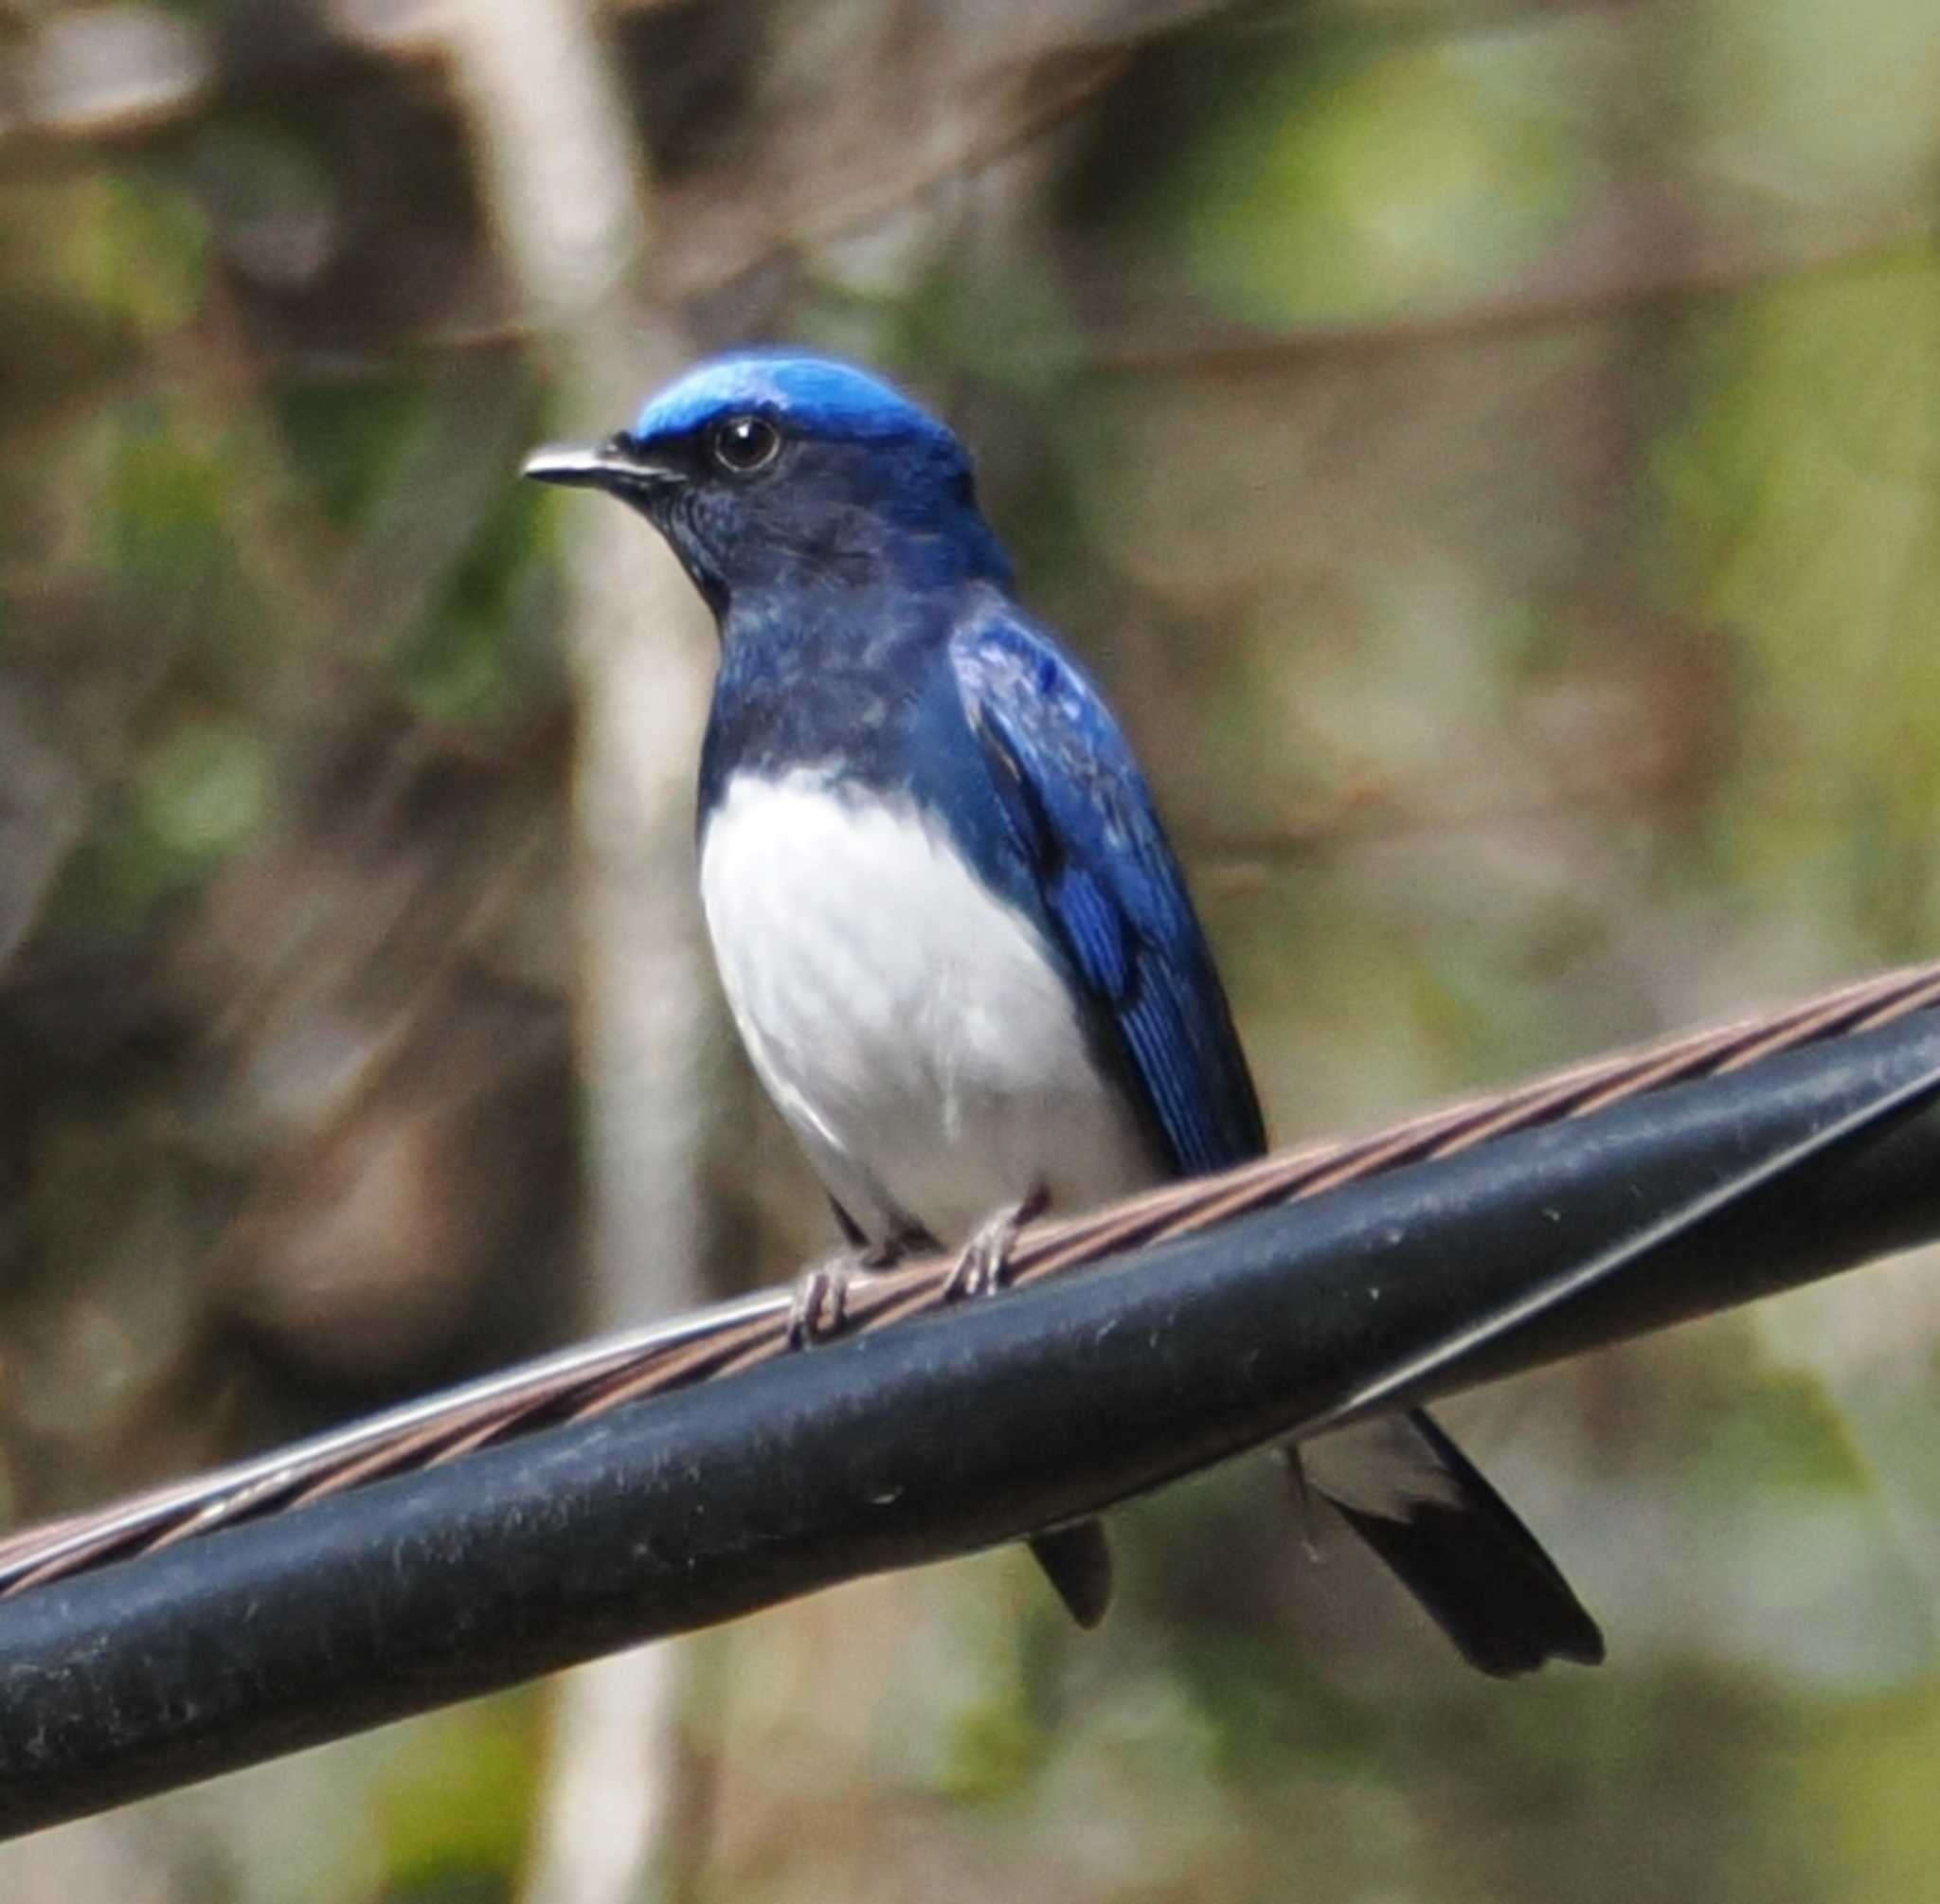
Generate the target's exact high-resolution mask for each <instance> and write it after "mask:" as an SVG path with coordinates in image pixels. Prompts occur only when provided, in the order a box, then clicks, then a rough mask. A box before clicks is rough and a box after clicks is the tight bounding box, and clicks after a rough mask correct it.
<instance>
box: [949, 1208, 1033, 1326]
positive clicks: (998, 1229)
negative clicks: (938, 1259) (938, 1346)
mask: <svg viewBox="0 0 1940 1904" xmlns="http://www.w3.org/2000/svg"><path fill="white" fill-rule="evenodd" d="M1050 1202H1051V1193H1050V1191H1048V1190H1047V1189H1046V1188H1045V1187H1044V1185H1043V1184H1041V1183H1040V1184H1038V1185H1037V1186H1036V1187H1035V1188H1034V1189H1033V1190H1032V1192H1031V1193H1030V1194H1029V1195H1028V1196H1025V1197H1022V1198H1020V1199H1019V1200H1018V1201H1017V1202H1015V1203H1013V1204H1009V1205H1007V1206H1006V1207H1005V1208H1004V1209H1002V1210H999V1211H998V1212H997V1213H996V1214H995V1215H993V1216H987V1217H985V1218H984V1220H983V1221H982V1222H981V1223H980V1224H979V1225H978V1227H977V1233H976V1234H975V1235H974V1236H972V1237H971V1239H970V1240H969V1242H967V1243H966V1244H964V1246H963V1247H962V1248H961V1249H960V1250H959V1251H958V1252H957V1260H956V1262H954V1263H953V1264H952V1265H951V1266H950V1273H949V1275H948V1277H947V1278H946V1279H945V1280H944V1283H943V1301H944V1302H960V1301H961V1299H962V1298H963V1297H965V1296H994V1295H996V1294H997V1291H998V1290H999V1289H1001V1288H1002V1287H1003V1286H1004V1283H1005V1280H1006V1279H1007V1278H1008V1277H1009V1275H1010V1272H1011V1251H1012V1250H1013V1249H1014V1248H1015V1247H1016V1242H1017V1231H1018V1230H1021V1229H1023V1227H1024V1226H1025V1224H1027V1223H1029V1222H1030V1221H1031V1219H1032V1218H1033V1216H1041V1215H1042V1214H1043V1213H1044V1212H1045V1210H1046V1208H1047V1207H1048V1206H1049V1204H1050Z"/></svg>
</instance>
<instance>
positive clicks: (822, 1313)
mask: <svg viewBox="0 0 1940 1904" xmlns="http://www.w3.org/2000/svg"><path fill="white" fill-rule="evenodd" d="M903 1254H904V1250H903V1246H902V1245H900V1244H896V1243H872V1244H870V1245H869V1246H867V1247H866V1248H854V1249H838V1250H836V1251H835V1254H834V1255H832V1256H824V1257H823V1258H822V1259H821V1261H820V1262H819V1263H811V1264H810V1265H809V1266H808V1267H807V1268H806V1269H804V1270H802V1272H801V1273H800V1274H799V1276H798V1277H796V1279H795V1300H794V1301H793V1302H790V1303H789V1305H788V1346H789V1347H790V1348H791V1349H804V1348H810V1347H812V1346H813V1345H814V1344H815V1343H817V1342H826V1341H828V1340H829V1339H830V1338H832V1337H835V1336H839V1335H840V1334H841V1333H842V1330H843V1326H844V1324H845V1323H846V1322H847V1320H848V1307H849V1285H850V1284H852V1283H853V1282H854V1281H855V1280H856V1278H857V1277H859V1276H873V1275H876V1274H878V1273H879V1272H880V1271H882V1270H884V1269H891V1268H894V1267H895V1265H896V1263H897V1260H898V1259H899V1258H900V1257H901V1256H902V1255H903Z"/></svg>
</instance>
